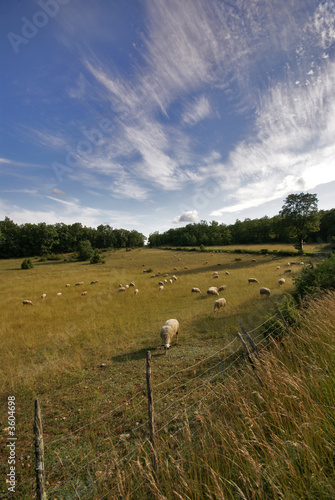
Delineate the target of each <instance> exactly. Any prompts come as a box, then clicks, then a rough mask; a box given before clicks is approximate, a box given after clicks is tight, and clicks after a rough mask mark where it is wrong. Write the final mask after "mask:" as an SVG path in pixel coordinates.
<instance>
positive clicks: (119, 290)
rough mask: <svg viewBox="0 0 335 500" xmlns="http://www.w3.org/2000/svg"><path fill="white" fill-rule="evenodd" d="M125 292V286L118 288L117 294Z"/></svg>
mask: <svg viewBox="0 0 335 500" xmlns="http://www.w3.org/2000/svg"><path fill="white" fill-rule="evenodd" d="M125 291H126V287H125V286H120V288H119V289H118V292H125Z"/></svg>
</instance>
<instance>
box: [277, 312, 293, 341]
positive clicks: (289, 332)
mask: <svg viewBox="0 0 335 500" xmlns="http://www.w3.org/2000/svg"><path fill="white" fill-rule="evenodd" d="M276 310H277V313H278V314H279V316H280V318H281V320H282V322H283V323H284V326H285V328H286V331H287V333H288V334H289V335H290V334H291V331H290V329H289V326H288V324H287V322H286V319H285V318H284V315H283V313H282V312H281V310H280V309H279V307H278V306H276Z"/></svg>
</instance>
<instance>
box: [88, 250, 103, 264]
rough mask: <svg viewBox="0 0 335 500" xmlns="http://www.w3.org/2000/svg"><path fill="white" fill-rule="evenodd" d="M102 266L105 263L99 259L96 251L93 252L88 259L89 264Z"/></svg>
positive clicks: (99, 256)
mask: <svg viewBox="0 0 335 500" xmlns="http://www.w3.org/2000/svg"><path fill="white" fill-rule="evenodd" d="M100 263H101V264H104V263H105V261H104V259H103V258H102V257H101V255H100V253H99V252H98V250H94V254H93V255H92V257H91V258H90V264H100Z"/></svg>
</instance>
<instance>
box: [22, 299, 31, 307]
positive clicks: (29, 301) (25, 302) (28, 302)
mask: <svg viewBox="0 0 335 500" xmlns="http://www.w3.org/2000/svg"><path fill="white" fill-rule="evenodd" d="M22 304H23V305H24V306H32V305H33V303H32V301H31V300H23V301H22Z"/></svg>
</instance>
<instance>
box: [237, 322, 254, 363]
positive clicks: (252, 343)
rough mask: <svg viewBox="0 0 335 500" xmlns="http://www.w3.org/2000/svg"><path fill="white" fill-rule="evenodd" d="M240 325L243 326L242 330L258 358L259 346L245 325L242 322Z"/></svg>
mask: <svg viewBox="0 0 335 500" xmlns="http://www.w3.org/2000/svg"><path fill="white" fill-rule="evenodd" d="M239 327H240V328H241V331H242V333H243V335H244V336H245V338H246V339H247V341H248V342H249V344H250V346H251V349H252V352H253V354H255V356H256V357H257V358H258V352H257V346H256V344H255V342H254V341H253V340H252V338H251V337H250V335H249V333H247V332H246V331H245V329H244V328H243V326H242V325H241V323H239Z"/></svg>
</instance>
